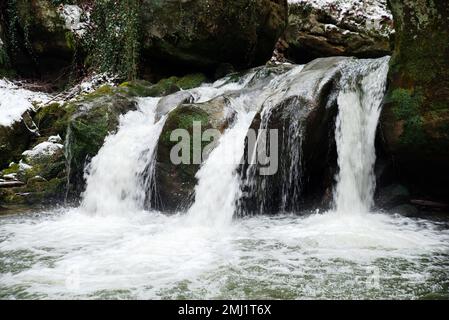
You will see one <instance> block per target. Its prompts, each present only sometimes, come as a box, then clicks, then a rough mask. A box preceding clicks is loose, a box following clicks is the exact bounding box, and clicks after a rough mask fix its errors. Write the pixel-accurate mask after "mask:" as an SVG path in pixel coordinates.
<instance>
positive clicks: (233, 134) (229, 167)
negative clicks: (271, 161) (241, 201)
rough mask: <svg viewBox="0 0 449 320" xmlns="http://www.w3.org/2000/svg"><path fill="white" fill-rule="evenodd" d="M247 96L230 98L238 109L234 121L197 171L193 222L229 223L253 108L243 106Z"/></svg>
mask: <svg viewBox="0 0 449 320" xmlns="http://www.w3.org/2000/svg"><path fill="white" fill-rule="evenodd" d="M245 98H247V97H246V96H242V97H239V98H236V99H232V100H231V105H232V107H233V108H234V109H235V110H236V111H237V120H236V121H235V124H234V126H233V127H232V128H229V129H227V130H226V131H225V133H224V134H223V136H222V137H221V138H220V141H219V144H218V146H217V147H216V148H215V149H214V150H213V151H212V152H211V153H210V155H209V157H208V158H207V160H206V162H205V163H204V164H203V165H202V167H201V169H200V170H199V171H198V173H197V175H196V176H197V178H198V181H199V182H198V185H197V186H196V188H195V195H196V196H195V202H194V204H193V205H192V206H191V208H190V210H189V213H188V214H189V215H190V216H191V219H192V221H193V222H194V223H195V224H198V223H203V224H205V225H209V226H214V227H223V226H226V225H227V224H229V222H230V221H231V220H232V216H233V214H234V212H235V210H236V207H235V206H236V200H237V199H238V197H239V196H240V178H239V175H238V173H237V168H238V166H239V164H240V160H241V159H242V157H243V153H244V145H245V137H246V134H247V132H248V128H249V126H250V125H251V122H252V120H253V118H254V115H255V111H251V110H247V109H245V104H246V100H245Z"/></svg>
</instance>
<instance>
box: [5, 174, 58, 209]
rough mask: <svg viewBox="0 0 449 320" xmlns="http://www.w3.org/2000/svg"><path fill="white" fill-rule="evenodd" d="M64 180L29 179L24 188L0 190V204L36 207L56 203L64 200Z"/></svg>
mask: <svg viewBox="0 0 449 320" xmlns="http://www.w3.org/2000/svg"><path fill="white" fill-rule="evenodd" d="M66 182H67V181H66V180H65V179H60V178H55V179H52V180H50V181H47V180H45V179H42V178H41V179H38V178H37V179H31V181H30V183H29V184H28V185H26V186H24V187H18V188H8V189H0V203H2V204H4V205H20V204H26V205H37V204H46V205H48V204H51V203H55V204H56V203H58V202H60V201H62V200H63V199H64V190H65V185H66Z"/></svg>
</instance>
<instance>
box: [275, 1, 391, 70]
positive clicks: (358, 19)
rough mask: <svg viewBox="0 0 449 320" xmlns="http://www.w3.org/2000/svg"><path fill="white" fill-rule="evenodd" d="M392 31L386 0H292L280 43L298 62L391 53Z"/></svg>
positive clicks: (372, 56)
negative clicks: (319, 58)
mask: <svg viewBox="0 0 449 320" xmlns="http://www.w3.org/2000/svg"><path fill="white" fill-rule="evenodd" d="M393 32H394V31H393V20H392V16H391V14H390V12H389V10H388V9H387V4H386V0H369V1H355V0H350V1H340V0H330V1H319V0H312V1H309V0H289V17H288V26H287V28H286V30H285V34H284V39H283V41H281V44H282V46H281V47H284V50H286V52H285V54H286V56H287V58H289V59H291V60H293V61H295V62H298V63H305V62H308V61H311V60H313V59H315V58H318V57H328V56H356V57H361V58H375V57H380V56H384V55H388V54H390V53H391V48H390V36H391V35H392V34H393Z"/></svg>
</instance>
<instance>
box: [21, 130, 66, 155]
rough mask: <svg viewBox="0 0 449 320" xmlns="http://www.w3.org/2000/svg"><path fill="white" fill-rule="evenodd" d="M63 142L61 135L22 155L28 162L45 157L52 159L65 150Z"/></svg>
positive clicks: (52, 137) (50, 138)
mask: <svg viewBox="0 0 449 320" xmlns="http://www.w3.org/2000/svg"><path fill="white" fill-rule="evenodd" d="M61 142H62V139H61V137H60V136H59V135H58V136H51V137H49V138H48V140H47V141H45V142H42V143H39V144H38V145H37V146H35V147H34V148H33V149H32V150H27V151H25V152H24V153H22V155H23V156H24V157H25V158H26V159H27V161H33V160H34V159H39V158H43V157H50V156H52V155H54V154H55V153H56V152H58V151H59V150H62V149H63V148H64V145H62V144H61Z"/></svg>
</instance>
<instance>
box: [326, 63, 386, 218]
mask: <svg viewBox="0 0 449 320" xmlns="http://www.w3.org/2000/svg"><path fill="white" fill-rule="evenodd" d="M388 61H389V58H383V59H378V60H371V61H368V60H355V61H354V62H352V63H349V64H348V65H347V66H346V70H345V71H344V76H343V79H342V85H343V88H342V91H341V92H340V94H339V96H338V106H339V114H338V117H337V124H336V131H335V140H336V143H337V151H338V166H339V168H340V172H339V174H338V177H337V186H336V190H335V195H334V199H335V206H336V211H337V212H339V213H341V214H360V213H365V212H368V211H369V210H370V209H371V206H372V204H373V194H374V189H375V177H374V172H373V170H374V164H375V161H376V150H375V146H374V142H375V138H376V129H377V124H378V122H379V116H380V112H381V102H382V99H383V97H384V92H385V87H386V82H387V73H388Z"/></svg>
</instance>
